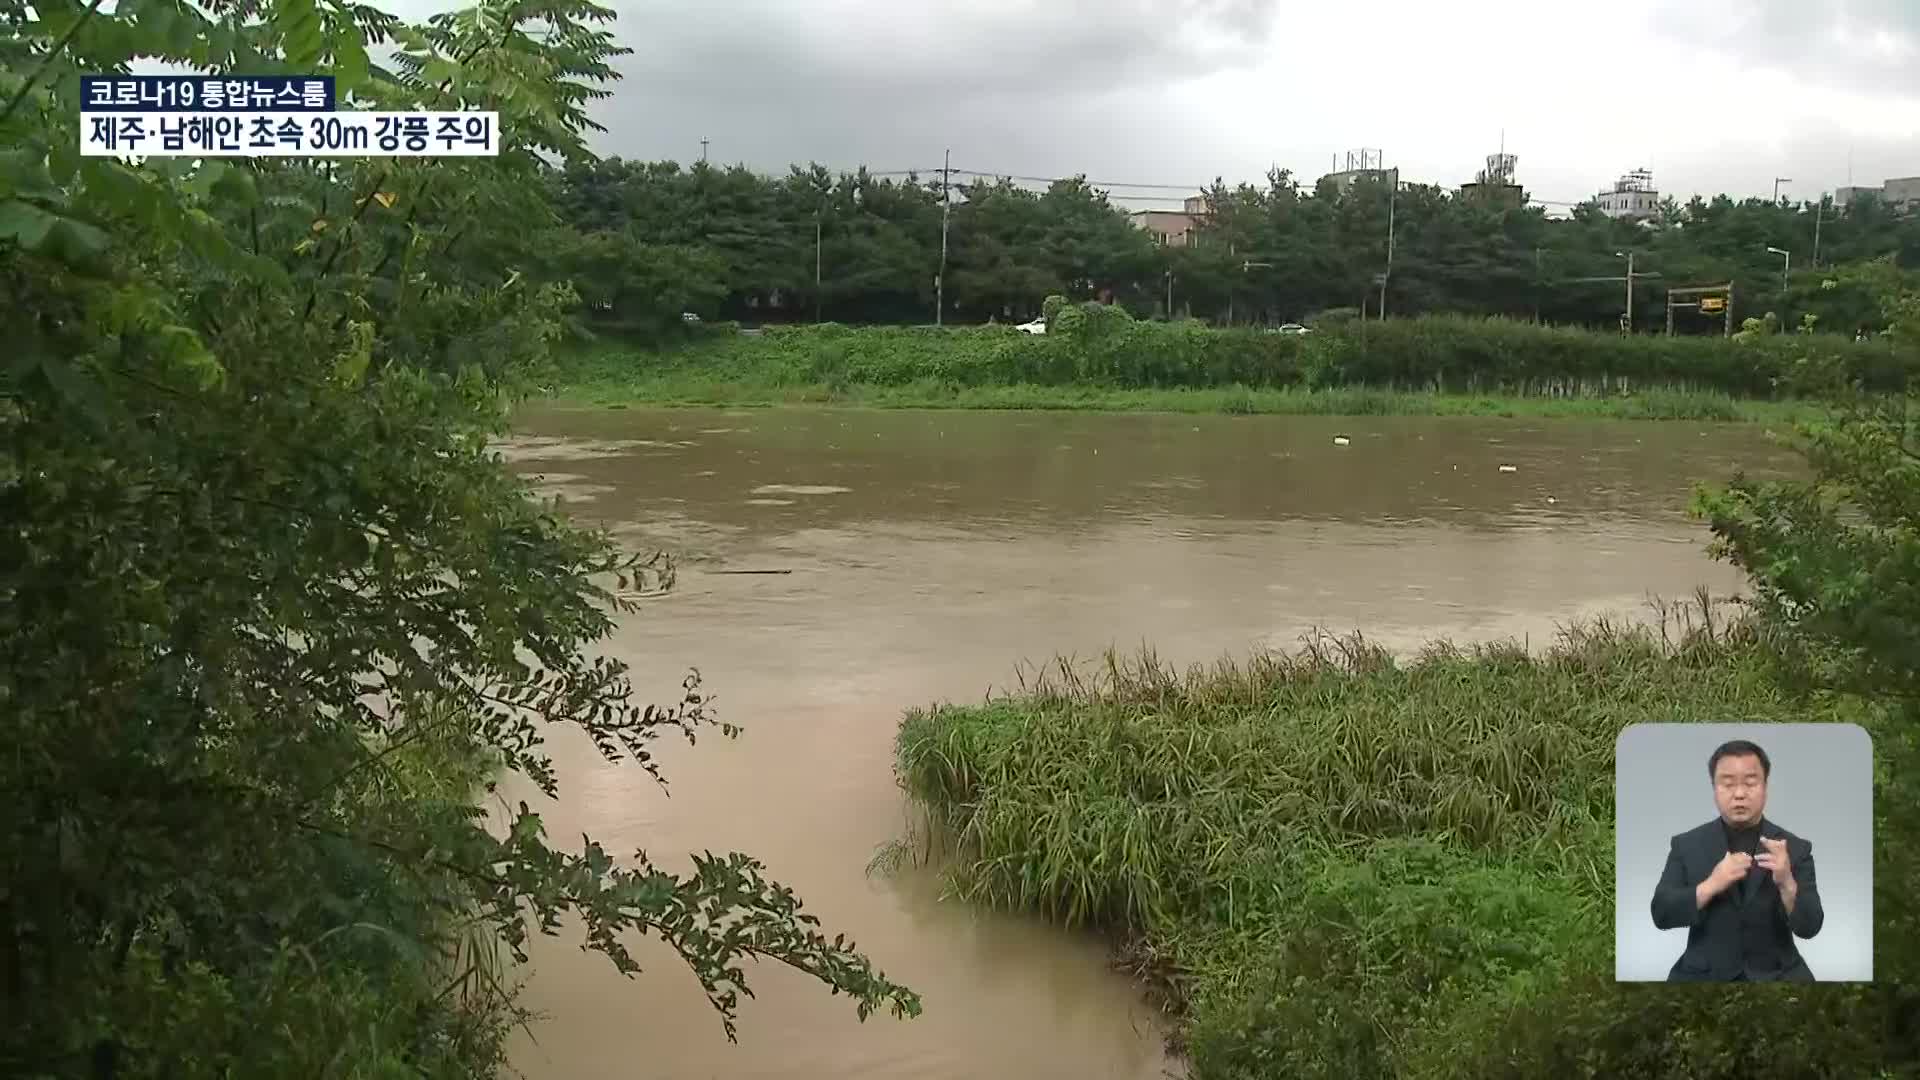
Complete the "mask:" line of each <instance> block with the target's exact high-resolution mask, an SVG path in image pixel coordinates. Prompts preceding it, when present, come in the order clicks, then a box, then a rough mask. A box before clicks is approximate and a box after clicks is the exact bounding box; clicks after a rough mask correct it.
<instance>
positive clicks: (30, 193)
mask: <svg viewBox="0 0 1920 1080" xmlns="http://www.w3.org/2000/svg"><path fill="white" fill-rule="evenodd" d="M75 156H76V157H77V156H78V151H77V150H76V151H75ZM60 194H61V192H60V189H59V187H57V186H56V185H55V184H54V182H53V174H52V173H51V172H49V171H48V169H47V157H46V155H45V154H42V153H40V152H39V151H38V150H32V149H19V150H0V198H8V197H13V198H21V199H58V198H59V197H60Z"/></svg>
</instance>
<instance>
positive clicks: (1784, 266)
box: [1767, 247, 1793, 330]
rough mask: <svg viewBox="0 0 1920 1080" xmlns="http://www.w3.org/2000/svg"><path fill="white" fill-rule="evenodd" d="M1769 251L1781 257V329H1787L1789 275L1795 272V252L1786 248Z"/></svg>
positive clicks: (1772, 248)
mask: <svg viewBox="0 0 1920 1080" xmlns="http://www.w3.org/2000/svg"><path fill="white" fill-rule="evenodd" d="M1767 251H1769V252H1771V253H1772V254H1775V255H1778V256H1780V329H1782V330H1785V329H1786V328H1787V275H1788V274H1790V273H1792V272H1793V252H1791V251H1788V250H1787V249H1786V248H1777V247H1769V248H1768V249H1767Z"/></svg>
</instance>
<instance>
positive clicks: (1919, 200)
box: [1833, 176, 1920, 211]
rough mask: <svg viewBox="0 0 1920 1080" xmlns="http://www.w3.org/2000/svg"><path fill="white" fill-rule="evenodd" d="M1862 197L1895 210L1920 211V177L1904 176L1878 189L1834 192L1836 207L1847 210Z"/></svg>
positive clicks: (1843, 189) (1836, 189) (1853, 188)
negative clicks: (1879, 202) (1877, 201)
mask: <svg viewBox="0 0 1920 1080" xmlns="http://www.w3.org/2000/svg"><path fill="white" fill-rule="evenodd" d="M1862 195H1871V196H1873V197H1874V198H1876V199H1879V200H1880V201H1881V202H1883V203H1886V204H1887V205H1888V206H1890V207H1892V208H1893V209H1895V210H1902V211H1904V210H1913V209H1920V176H1904V177H1900V178H1898V179H1894V180H1888V181H1887V182H1886V183H1884V184H1881V185H1879V186H1878V187H1842V188H1835V189H1834V191H1833V201H1834V204H1835V205H1836V206H1839V207H1840V208H1841V209H1843V210H1844V209H1846V208H1847V207H1849V206H1852V205H1853V200H1855V199H1857V198H1859V197H1860V196H1862Z"/></svg>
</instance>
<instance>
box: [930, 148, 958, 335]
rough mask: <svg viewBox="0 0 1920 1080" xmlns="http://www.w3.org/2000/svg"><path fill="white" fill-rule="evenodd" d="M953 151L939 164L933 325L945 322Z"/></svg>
mask: <svg viewBox="0 0 1920 1080" xmlns="http://www.w3.org/2000/svg"><path fill="white" fill-rule="evenodd" d="M952 174H953V151H952V150H951V149H949V150H948V151H947V156H946V160H945V161H944V162H943V163H942V164H941V166H940V273H939V275H938V276H936V277H935V278H934V279H933V303H934V312H933V325H935V326H945V325H946V322H947V219H948V217H949V216H951V214H952V213H953V179H952Z"/></svg>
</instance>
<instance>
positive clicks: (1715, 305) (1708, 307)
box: [1700, 296, 1727, 312]
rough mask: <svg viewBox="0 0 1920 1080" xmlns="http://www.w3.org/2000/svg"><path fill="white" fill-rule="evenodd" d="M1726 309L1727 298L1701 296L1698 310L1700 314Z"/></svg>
mask: <svg viewBox="0 0 1920 1080" xmlns="http://www.w3.org/2000/svg"><path fill="white" fill-rule="evenodd" d="M1726 309H1727V298H1726V297H1724V296H1703V297H1701V298H1700V310H1701V311H1702V312H1707V311H1725V310H1726Z"/></svg>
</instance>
